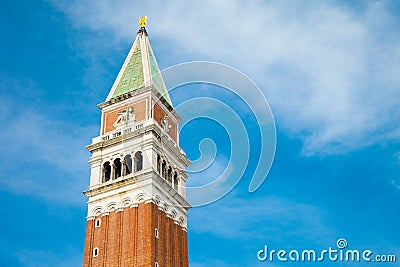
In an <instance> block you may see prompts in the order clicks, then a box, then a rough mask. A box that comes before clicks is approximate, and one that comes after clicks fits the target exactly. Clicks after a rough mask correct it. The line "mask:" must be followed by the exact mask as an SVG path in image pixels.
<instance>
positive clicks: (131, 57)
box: [83, 17, 190, 267]
mask: <svg viewBox="0 0 400 267" xmlns="http://www.w3.org/2000/svg"><path fill="white" fill-rule="evenodd" d="M146 19H147V18H146V17H144V18H140V29H139V31H138V33H137V36H136V39H135V41H134V42H133V45H132V47H131V49H130V51H129V53H128V56H127V57H126V59H125V62H124V64H123V65H122V68H121V70H120V72H119V73H118V76H117V78H116V80H115V82H114V84H113V86H112V88H111V90H110V92H109V94H108V96H107V98H106V100H105V102H103V103H101V104H99V105H98V107H99V108H100V109H101V126H100V135H99V136H97V137H95V138H93V139H92V143H91V144H90V145H89V146H87V149H88V150H89V151H90V152H91V153H92V157H91V159H90V161H89V163H90V167H91V173H90V186H89V188H88V190H87V191H86V192H84V194H85V195H86V196H87V197H88V202H87V203H88V214H87V226H86V239H85V248H84V259H83V266H84V267H89V266H90V267H91V266H104V267H112V266H115V267H117V266H118V267H119V266H135V267H152V266H155V267H164V266H170V267H186V266H188V244H187V210H188V209H189V208H190V205H189V204H188V202H187V201H186V190H185V188H186V178H187V175H186V172H185V168H186V166H188V165H189V164H190V162H189V160H188V159H187V157H186V154H185V152H184V151H183V150H182V149H181V148H180V147H179V136H178V123H179V121H180V119H181V118H180V117H179V115H178V114H177V113H176V112H175V110H174V108H173V106H172V102H171V99H170V97H169V95H168V91H167V88H166V86H165V83H164V80H163V77H162V75H161V73H160V70H159V68H158V65H157V61H156V58H155V56H154V53H153V50H152V48H151V46H150V42H149V39H148V34H147V31H146V28H145V24H146Z"/></svg>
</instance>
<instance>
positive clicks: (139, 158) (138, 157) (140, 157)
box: [135, 151, 143, 172]
mask: <svg viewBox="0 0 400 267" xmlns="http://www.w3.org/2000/svg"><path fill="white" fill-rule="evenodd" d="M135 163H136V164H135V165H136V169H135V172H138V171H141V170H142V169H143V154H142V152H141V151H138V152H136V153H135Z"/></svg>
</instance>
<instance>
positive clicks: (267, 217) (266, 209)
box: [189, 193, 335, 244]
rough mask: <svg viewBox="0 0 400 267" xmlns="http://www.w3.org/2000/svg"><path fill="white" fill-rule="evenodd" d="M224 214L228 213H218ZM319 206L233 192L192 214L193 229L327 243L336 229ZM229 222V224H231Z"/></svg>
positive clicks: (230, 235)
mask: <svg viewBox="0 0 400 267" xmlns="http://www.w3.org/2000/svg"><path fill="white" fill-rule="evenodd" d="M215 214H224V216H215ZM325 215H326V214H324V212H323V211H321V210H319V209H318V208H317V207H314V206H311V205H308V204H303V203H298V202H294V201H291V200H288V199H285V198H280V197H275V196H268V197H263V198H252V199H242V198H239V197H235V196H233V194H232V193H231V194H229V195H228V196H226V197H224V198H222V199H221V200H220V201H218V202H216V203H213V204H211V205H209V206H206V207H202V208H196V209H194V210H193V211H191V213H190V225H189V227H190V229H191V230H192V231H195V232H200V233H204V232H207V233H211V234H214V235H216V236H220V237H223V238H230V239H236V240H237V239H251V240H253V241H255V240H256V239H257V238H260V239H262V240H261V241H263V242H265V239H267V238H271V239H273V240H279V239H282V240H286V242H288V240H290V239H291V238H301V239H303V240H312V241H314V242H316V243H319V244H323V243H324V241H325V243H326V241H327V240H334V238H335V230H334V229H332V228H331V227H330V226H329V225H326V224H325V223H324V216H325ZM227 222H229V227H226V226H227Z"/></svg>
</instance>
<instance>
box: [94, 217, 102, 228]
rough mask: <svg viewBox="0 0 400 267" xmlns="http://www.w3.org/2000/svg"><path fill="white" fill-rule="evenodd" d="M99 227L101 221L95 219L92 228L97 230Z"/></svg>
mask: <svg viewBox="0 0 400 267" xmlns="http://www.w3.org/2000/svg"><path fill="white" fill-rule="evenodd" d="M100 225H101V219H100V218H99V219H96V221H95V223H94V228H99V227H100Z"/></svg>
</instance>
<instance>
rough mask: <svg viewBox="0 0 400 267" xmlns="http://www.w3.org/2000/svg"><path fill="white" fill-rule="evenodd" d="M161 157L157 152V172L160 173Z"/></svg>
mask: <svg viewBox="0 0 400 267" xmlns="http://www.w3.org/2000/svg"><path fill="white" fill-rule="evenodd" d="M160 165H161V157H160V155H158V154H157V172H158V174H160Z"/></svg>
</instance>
